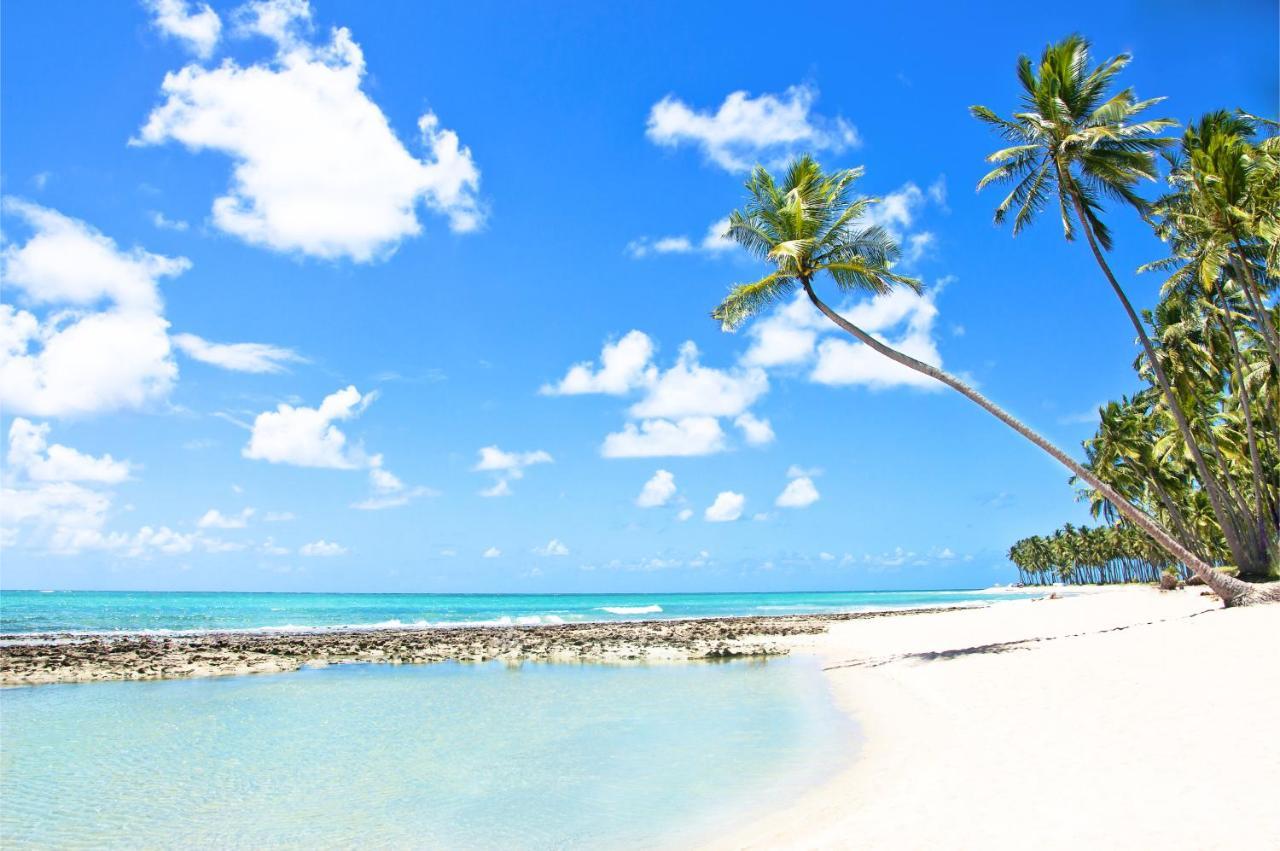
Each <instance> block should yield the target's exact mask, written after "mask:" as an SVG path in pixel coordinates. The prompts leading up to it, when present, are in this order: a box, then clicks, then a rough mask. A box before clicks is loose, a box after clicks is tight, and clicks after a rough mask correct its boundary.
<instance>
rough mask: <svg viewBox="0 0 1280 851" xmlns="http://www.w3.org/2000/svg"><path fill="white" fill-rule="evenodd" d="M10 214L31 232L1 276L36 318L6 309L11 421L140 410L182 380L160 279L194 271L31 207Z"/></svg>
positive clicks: (9, 253)
mask: <svg viewBox="0 0 1280 851" xmlns="http://www.w3.org/2000/svg"><path fill="white" fill-rule="evenodd" d="M4 207H5V210H6V211H8V212H9V213H11V214H13V215H16V216H17V217H19V218H21V219H22V220H24V221H25V222H26V223H27V224H28V225H30V226H31V228H32V230H33V234H32V236H31V238H30V239H29V240H28V241H27V242H26V243H25V244H23V245H21V246H19V245H16V244H10V245H7V246H6V247H5V248H4V251H3V257H2V259H3V277H4V280H5V284H6V286H7V287H9V288H10V291H11V292H12V291H16V292H18V293H20V294H21V295H22V297H24V298H25V299H26V300H27V301H28V302H30V304H31V305H33V306H40V307H44V308H48V313H47V315H46V316H45V317H44V318H43V319H40V318H38V317H37V316H36V314H35V313H33V312H31V311H28V310H19V309H17V308H15V307H13V306H11V305H9V304H0V351H2V353H3V360H0V401H2V402H3V404H4V406H5V408H7V409H8V411H10V412H12V413H25V414H34V415H36V416H71V415H76V414H91V413H97V412H100V411H108V410H114V409H119V408H137V407H141V406H143V405H145V404H146V403H148V402H150V401H153V400H156V399H160V398H163V397H164V396H165V395H167V394H168V392H169V390H170V388H171V387H172V385H173V382H174V381H175V380H176V379H177V375H178V369H177V366H176V365H175V364H174V362H173V359H172V357H171V355H170V347H169V337H168V327H169V323H168V322H167V321H166V320H165V318H164V317H163V316H162V315H161V299H160V293H159V287H158V284H159V280H160V279H161V278H164V277H170V276H173V275H178V274H180V273H182V272H184V271H186V270H187V269H188V268H190V266H191V264H190V262H189V261H188V260H186V259H185V258H182V257H176V258H174V257H164V256H161V255H159V254H151V253H149V252H146V251H143V250H141V249H137V248H135V249H133V250H131V251H122V250H121V249H120V248H118V247H117V246H116V244H115V242H114V241H112V240H111V239H110V238H108V237H106V236H104V235H103V234H101V233H99V232H98V231H97V230H95V229H93V228H92V227H90V226H89V225H87V224H85V223H84V222H81V221H78V220H76V219H72V218H69V217H67V216H64V215H62V214H61V213H58V212H56V211H54V210H49V209H46V208H44V207H39V206H37V205H35V204H30V203H27V202H25V201H19V200H16V199H6V200H5V202H4Z"/></svg>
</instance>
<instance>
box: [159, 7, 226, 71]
mask: <svg viewBox="0 0 1280 851" xmlns="http://www.w3.org/2000/svg"><path fill="white" fill-rule="evenodd" d="M144 2H145V4H146V6H147V8H148V9H149V10H150V11H151V15H152V23H153V24H154V25H155V27H156V29H158V30H159V31H160V32H161V33H163V34H164V35H166V36H168V37H169V38H174V39H177V40H178V41H181V42H182V43H183V44H184V45H185V46H186V47H187V48H188V49H189V50H190V51H191V52H192V53H194V54H195V55H196V56H199V57H200V58H202V59H208V58H209V56H210V55H212V54H213V49H214V47H216V46H217V44H218V36H219V35H220V34H221V33H222V19H221V18H219V17H218V13H217V12H215V11H213V9H211V8H209V4H208V3H200V4H198V5H197V4H195V3H190V2H188V0H144Z"/></svg>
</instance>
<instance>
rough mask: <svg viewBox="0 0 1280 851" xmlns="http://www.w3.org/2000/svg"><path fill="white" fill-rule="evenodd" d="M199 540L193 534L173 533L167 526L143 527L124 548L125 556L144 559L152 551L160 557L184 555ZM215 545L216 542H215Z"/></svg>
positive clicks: (193, 547)
mask: <svg viewBox="0 0 1280 851" xmlns="http://www.w3.org/2000/svg"><path fill="white" fill-rule="evenodd" d="M200 540H201V539H200V538H199V537H198V536H197V535H196V534H195V533H193V532H185V533H184V532H175V531H174V530H173V529H170V528H169V527H168V526H161V527H160V528H159V529H153V528H152V527H150V526H143V527H142V528H141V529H139V530H138V533H137V534H136V535H134V536H133V538H132V539H131V540H130V541H129V542H128V543H127V544H126V546H125V554H126V555H129V556H132V557H134V558H138V557H145V556H147V555H149V554H151V553H152V552H153V551H154V552H156V553H160V554H162V555H170V556H173V555H186V554H187V553H189V552H191V551H192V550H193V549H195V546H196V543H197V542H198V541H200ZM215 543H216V542H215Z"/></svg>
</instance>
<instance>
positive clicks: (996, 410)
mask: <svg viewBox="0 0 1280 851" xmlns="http://www.w3.org/2000/svg"><path fill="white" fill-rule="evenodd" d="M800 283H801V284H802V285H803V286H804V291H805V294H806V295H808V296H809V301H811V302H813V305H814V307H816V308H818V310H819V311H821V312H822V314H823V315H824V316H826V317H827V318H828V319H830V320H831V321H832V322H834V323H835V324H836V325H837V326H839V327H840V328H841V329H842V330H844V331H846V332H847V333H849V334H850V335H852V336H853V337H854V338H855V339H856V340H858V341H859V342H860V343H862V344H864V345H866V346H868V347H870V348H871V349H872V350H874V351H875V352H877V353H878V354H881V355H884V356H885V357H887V358H889V359H890V360H892V361H893V362H894V363H897V364H901V365H902V366H905V367H907V368H908V369H911V370H914V371H916V372H919V373H921V374H922V375H927V376H929V377H930V378H932V379H934V380H936V381H940V382H942V383H943V384H945V385H947V386H948V387H950V388H951V389H953V390H955V391H957V392H959V393H960V394H961V395H962V396H964V397H965V398H966V399H968V400H969V401H971V402H974V403H975V404H977V405H978V406H979V407H981V408H982V409H983V410H984V411H986V412H987V413H989V414H991V415H992V416H994V417H995V418H996V419H998V420H1000V421H1001V422H1002V423H1004V424H1005V425H1007V426H1009V427H1010V428H1012V429H1013V430H1014V431H1016V432H1017V433H1018V434H1020V435H1022V436H1023V437H1025V438H1026V439H1027V440H1029V441H1031V442H1032V443H1034V444H1035V445H1036V446H1038V447H1040V448H1041V449H1043V450H1044V451H1045V452H1048V453H1049V454H1050V455H1051V456H1053V458H1054V459H1055V460H1056V461H1058V463H1060V464H1062V465H1063V466H1064V467H1066V468H1067V469H1068V470H1070V471H1071V472H1072V473H1074V474H1075V475H1076V476H1078V477H1079V478H1080V479H1081V480H1082V481H1085V482H1087V483H1088V484H1089V486H1090V487H1092V488H1094V489H1095V490H1097V491H1098V492H1099V493H1101V494H1102V495H1103V496H1104V497H1106V498H1107V499H1108V500H1110V501H1111V503H1112V505H1114V506H1115V507H1116V510H1117V511H1119V512H1120V513H1121V514H1123V515H1124V516H1125V518H1126V519H1127V520H1129V522H1131V523H1133V524H1134V525H1135V526H1137V527H1138V528H1139V529H1142V531H1144V532H1146V533H1147V534H1148V535H1150V536H1151V537H1152V538H1153V539H1155V541H1156V543H1158V544H1159V545H1160V546H1161V547H1163V548H1164V549H1165V550H1166V551H1167V552H1168V553H1169V554H1170V555H1172V556H1173V557H1174V558H1175V559H1177V560H1178V561H1180V562H1182V563H1183V564H1185V565H1186V566H1187V567H1188V568H1190V569H1191V572H1192V573H1194V574H1195V575H1196V576H1198V577H1200V578H1201V579H1202V580H1204V584H1205V585H1207V586H1209V587H1210V588H1212V589H1213V590H1214V591H1215V592H1216V593H1217V594H1218V596H1219V597H1221V598H1222V602H1223V603H1224V604H1225V605H1227V606H1243V605H1248V604H1251V603H1259V602H1264V601H1268V600H1280V585H1277V586H1271V587H1267V586H1261V587H1260V586H1254V585H1250V584H1249V583H1247V582H1242V581H1240V580H1239V579H1236V578H1235V577H1234V576H1229V575H1227V574H1225V573H1222V572H1220V571H1217V570H1214V569H1213V567H1211V566H1210V565H1208V564H1206V563H1205V562H1204V561H1202V560H1201V559H1200V558H1199V557H1197V556H1196V555H1195V554H1194V553H1192V552H1191V551H1190V550H1188V549H1187V548H1186V547H1184V546H1182V544H1180V543H1178V541H1177V539H1175V538H1174V537H1173V536H1172V535H1170V534H1169V533H1168V532H1167V531H1165V529H1164V528H1162V527H1161V526H1160V524H1158V523H1156V521H1155V520H1153V519H1152V518H1151V517H1149V516H1148V515H1147V514H1146V513H1145V512H1143V511H1141V510H1140V509H1138V508H1137V507H1136V506H1134V505H1133V504H1132V503H1130V502H1129V501H1128V500H1126V499H1125V498H1124V497H1122V496H1120V494H1118V493H1116V492H1115V491H1114V490H1112V489H1111V487H1110V486H1108V485H1106V484H1105V483H1103V481H1102V480H1101V479H1099V478H1098V477H1097V476H1095V475H1094V474H1093V473H1091V472H1090V471H1089V470H1087V469H1086V468H1085V467H1084V466H1083V465H1081V464H1080V463H1078V462H1077V461H1076V460H1075V459H1073V458H1072V457H1071V456H1069V455H1067V454H1066V453H1065V452H1063V451H1062V450H1061V449H1059V448H1058V447H1056V446H1054V445H1053V444H1052V443H1050V442H1049V441H1048V440H1046V439H1045V438H1044V437H1041V436H1040V435H1039V434H1037V433H1036V432H1035V431H1032V430H1031V429H1030V428H1029V427H1027V426H1026V425H1025V424H1023V423H1022V422H1021V421H1020V420H1018V419H1017V418H1016V417H1014V416H1013V415H1012V414H1010V413H1009V412H1007V411H1005V410H1004V409H1003V408H1001V407H1000V406H999V405H997V404H995V403H994V402H992V401H991V400H990V399H988V398H987V397H985V396H983V395H982V394H981V393H979V392H978V391H977V390H974V389H973V388H972V387H970V386H969V385H967V384H965V383H964V382H963V381H961V380H960V379H958V378H956V377H955V376H954V375H951V374H950V373H948V372H944V371H942V370H941V369H938V368H937V367H935V366H930V365H929V364H927V363H925V362H924V361H920V360H916V359H915V358H913V357H911V356H910V355H907V354H903V353H902V352H900V351H898V350H897V349H894V348H892V347H891V346H888V345H885V344H884V343H882V342H880V341H879V340H877V339H876V338H875V337H873V336H871V335H870V334H868V333H867V332H866V331H863V330H862V329H861V328H859V327H858V326H857V325H854V324H853V323H852V322H850V321H849V320H847V319H845V318H844V317H843V316H841V315H840V314H839V313H837V312H836V311H834V310H832V309H831V308H830V307H829V306H827V304H826V302H824V301H822V299H820V298H818V294H817V293H816V292H814V290H813V285H812V284H811V283H810V282H809V281H808V280H806V279H801V281H800Z"/></svg>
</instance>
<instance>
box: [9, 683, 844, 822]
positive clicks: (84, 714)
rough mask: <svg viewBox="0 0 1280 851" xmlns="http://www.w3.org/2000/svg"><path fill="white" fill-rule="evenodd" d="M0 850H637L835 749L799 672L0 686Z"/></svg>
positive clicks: (822, 770) (820, 766)
mask: <svg viewBox="0 0 1280 851" xmlns="http://www.w3.org/2000/svg"><path fill="white" fill-rule="evenodd" d="M0 704H2V707H3V713H2V717H3V722H2V723H3V731H2V733H3V741H4V746H3V748H0V769H2V770H0V798H3V801H4V806H3V809H2V811H0V840H3V844H4V846H5V847H8V848H13V847H30V846H39V847H66V846H79V847H90V846H91V847H103V846H113V847H174V846H182V847H210V846H213V847H243V848H259V847H281V846H287V847H298V848H304V847H305V848H315V847H339V846H347V847H351V846H364V847H387V846H394V847H408V846H412V847H435V848H442V847H443V848H495V847H499V846H503V847H518V848H563V847H590V846H597V847H599V846H607V847H638V846H644V847H652V846H654V845H665V844H672V843H680V842H682V841H688V840H690V839H692V838H696V837H698V836H700V835H706V834H707V833H708V832H713V831H716V830H718V829H720V828H724V827H730V826H732V825H733V824H735V823H737V822H738V821H739V820H740V818H742V817H743V815H744V814H745V813H748V812H752V811H756V812H758V809H759V807H761V806H767V805H776V804H777V803H779V802H780V801H783V802H784V801H785V800H786V799H787V798H789V797H791V796H793V795H795V794H796V793H797V792H798V790H799V789H801V788H802V787H803V786H805V785H807V784H809V783H812V782H813V781H814V780H816V779H818V777H820V776H821V775H823V774H826V773H828V772H830V771H832V770H834V768H835V767H836V766H837V765H838V764H839V763H840V762H842V761H844V760H845V759H847V758H848V757H849V756H850V754H848V753H847V752H846V751H845V750H844V749H843V748H841V747H833V743H838V742H842V741H847V740H848V730H847V727H846V725H847V723H848V722H847V721H846V720H845V719H844V718H843V716H841V715H840V713H839V712H838V711H837V710H836V709H835V708H834V707H833V706H832V705H831V703H830V702H829V699H828V697H827V692H826V690H825V686H824V684H823V681H822V678H821V674H820V672H819V671H818V670H817V668H816V665H814V664H813V663H812V662H811V661H809V660H803V659H787V660H772V661H769V662H767V663H764V662H754V663H753V662H731V663H726V664H719V665H715V664H679V665H659V666H650V667H629V666H617V667H611V666H604V665H583V666H570V665H545V664H525V665H522V666H519V667H510V668H507V667H504V666H502V665H500V664H497V663H495V664H486V665H457V664H442V665H431V666H421V667H418V666H411V667H398V666H381V665H370V666H365V665H361V666H340V667H332V668H327V669H319V670H304V671H300V672H297V673H294V674H281V675H271V676H256V677H254V676H251V677H234V678H219V679H205V680H180V681H167V682H123V683H92V684H84V685H53V686H37V687H26V688H15V689H7V690H4V691H3V692H0Z"/></svg>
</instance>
